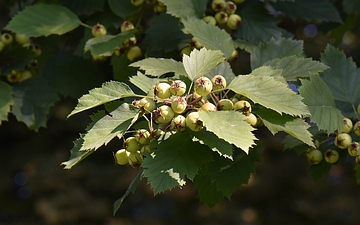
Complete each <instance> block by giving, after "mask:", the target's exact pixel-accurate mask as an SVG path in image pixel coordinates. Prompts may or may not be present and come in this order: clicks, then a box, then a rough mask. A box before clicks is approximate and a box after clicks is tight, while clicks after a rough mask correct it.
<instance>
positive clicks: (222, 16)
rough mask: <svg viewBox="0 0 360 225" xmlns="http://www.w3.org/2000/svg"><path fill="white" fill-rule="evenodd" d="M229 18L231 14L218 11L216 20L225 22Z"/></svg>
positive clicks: (221, 22) (220, 22) (219, 22)
mask: <svg viewBox="0 0 360 225" xmlns="http://www.w3.org/2000/svg"><path fill="white" fill-rule="evenodd" d="M228 19H229V16H228V14H227V13H226V12H223V11H221V12H217V13H216V14H215V20H216V22H217V23H218V24H225V23H226V22H227V21H228Z"/></svg>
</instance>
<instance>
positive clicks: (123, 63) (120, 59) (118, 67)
mask: <svg viewBox="0 0 360 225" xmlns="http://www.w3.org/2000/svg"><path fill="white" fill-rule="evenodd" d="M130 63H131V61H130V60H129V59H128V57H126V55H121V56H116V55H113V56H112V57H111V62H110V64H111V65H112V69H113V76H114V80H117V81H123V82H125V81H127V80H129V77H130V76H132V75H134V74H136V69H135V68H132V67H129V64H130Z"/></svg>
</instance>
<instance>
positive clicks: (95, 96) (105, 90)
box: [68, 81, 136, 117]
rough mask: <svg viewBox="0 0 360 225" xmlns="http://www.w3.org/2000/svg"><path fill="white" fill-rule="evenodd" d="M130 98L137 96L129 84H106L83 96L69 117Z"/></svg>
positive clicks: (111, 82) (114, 82) (112, 82)
mask: <svg viewBox="0 0 360 225" xmlns="http://www.w3.org/2000/svg"><path fill="white" fill-rule="evenodd" d="M130 96H136V94H135V93H134V92H133V91H132V90H131V89H130V87H129V86H128V85H127V84H125V83H121V82H118V81H110V82H106V83H104V84H103V85H102V87H101V88H94V89H92V90H90V91H89V94H86V95H83V96H82V97H81V98H80V99H79V102H78V104H77V106H76V107H75V109H74V110H73V111H72V112H71V113H70V114H69V115H68V117H70V116H72V115H74V114H76V113H79V112H82V111H85V110H88V109H91V108H94V107H96V106H99V105H102V104H105V103H107V102H111V101H115V100H119V99H121V98H124V97H130Z"/></svg>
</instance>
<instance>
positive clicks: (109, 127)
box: [80, 103, 139, 151]
mask: <svg viewBox="0 0 360 225" xmlns="http://www.w3.org/2000/svg"><path fill="white" fill-rule="evenodd" d="M138 111H139V110H138V109H136V108H132V107H130V105H129V104H127V103H123V104H122V105H120V106H119V107H118V108H117V109H115V110H113V111H111V112H108V113H105V112H104V111H100V112H98V113H96V114H95V115H94V116H92V120H93V122H92V123H91V125H90V126H89V127H87V128H86V130H87V133H86V134H85V135H84V137H83V139H84V143H83V144H82V146H81V148H80V151H83V150H89V149H94V150H96V149H98V148H100V147H101V146H102V145H106V144H108V143H109V142H110V141H111V140H112V139H113V138H115V137H118V138H121V137H122V136H123V135H124V134H125V132H126V131H127V130H128V129H129V128H130V127H131V126H132V125H133V124H134V122H136V120H137V119H138V116H139V114H138Z"/></svg>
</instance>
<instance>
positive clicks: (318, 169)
mask: <svg viewBox="0 0 360 225" xmlns="http://www.w3.org/2000/svg"><path fill="white" fill-rule="evenodd" d="M331 166H332V164H331V163H328V162H326V161H325V159H323V160H322V161H321V162H320V163H319V164H317V165H312V166H310V168H309V173H310V176H311V179H312V180H313V181H314V182H319V181H320V180H321V179H322V178H323V177H324V176H325V175H326V174H328V173H329V171H330V169H331Z"/></svg>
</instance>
